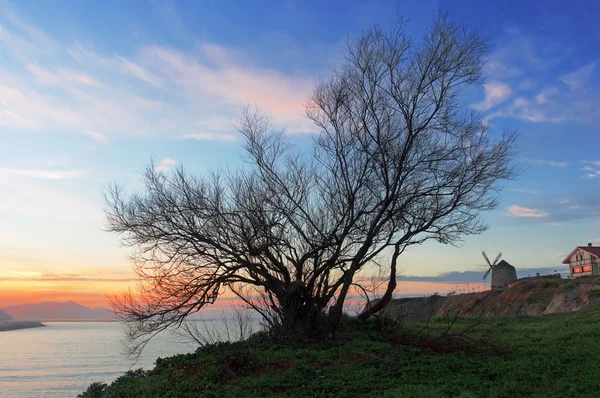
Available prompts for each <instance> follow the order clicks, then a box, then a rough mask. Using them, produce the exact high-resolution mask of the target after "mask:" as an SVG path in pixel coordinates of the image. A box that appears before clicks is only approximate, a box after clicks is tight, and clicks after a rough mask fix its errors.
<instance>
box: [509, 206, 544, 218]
mask: <svg viewBox="0 0 600 398" xmlns="http://www.w3.org/2000/svg"><path fill="white" fill-rule="evenodd" d="M508 215H510V216H513V217H525V218H528V217H531V218H543V217H547V216H548V213H546V212H544V211H542V210H539V209H531V208H529V207H521V206H518V205H512V206H510V207H509V208H508Z"/></svg>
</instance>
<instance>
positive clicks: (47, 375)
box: [0, 322, 197, 398]
mask: <svg viewBox="0 0 600 398" xmlns="http://www.w3.org/2000/svg"><path fill="white" fill-rule="evenodd" d="M46 324H47V325H48V326H47V327H43V328H35V329H22V330H12V331H9V332H0V397H2V398H12V397H76V396H77V394H79V393H80V392H82V391H84V390H85V389H86V388H87V386H88V385H89V384H90V383H92V382H94V381H104V382H110V381H113V380H114V379H116V378H117V377H119V376H121V375H122V374H123V373H125V372H126V371H128V370H130V369H137V368H140V367H142V368H144V369H151V368H153V367H154V361H155V360H156V358H157V357H166V356H170V355H174V354H183V353H189V352H193V351H195V349H196V348H197V344H194V343H191V342H190V340H188V339H186V338H184V337H182V336H180V335H177V334H174V333H171V332H165V333H163V334H162V335H159V336H156V338H155V339H154V340H152V341H151V342H150V343H149V345H148V346H147V347H146V349H145V350H144V352H143V353H142V356H141V357H140V358H139V360H138V361H137V363H135V362H134V361H133V360H132V359H129V358H127V356H125V355H124V354H123V351H124V350H123V346H122V344H121V339H122V338H123V336H124V333H123V326H122V325H121V324H119V323H116V322H48V323H46Z"/></svg>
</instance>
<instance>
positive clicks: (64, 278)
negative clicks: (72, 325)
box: [0, 270, 138, 282]
mask: <svg viewBox="0 0 600 398" xmlns="http://www.w3.org/2000/svg"><path fill="white" fill-rule="evenodd" d="M111 275H113V276H110V277H109V276H101V275H95V274H90V273H77V274H72V273H45V272H39V271H20V270H6V271H4V272H3V273H2V275H0V282H136V281H137V280H138V279H137V278H134V277H133V276H131V275H130V274H124V275H123V276H121V277H117V276H115V273H114V270H111Z"/></svg>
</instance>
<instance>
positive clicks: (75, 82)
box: [0, 11, 315, 143]
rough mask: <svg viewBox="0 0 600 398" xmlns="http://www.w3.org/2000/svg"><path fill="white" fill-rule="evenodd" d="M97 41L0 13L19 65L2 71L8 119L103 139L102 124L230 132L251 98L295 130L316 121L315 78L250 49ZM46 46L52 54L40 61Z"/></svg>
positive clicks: (111, 130)
mask: <svg viewBox="0 0 600 398" xmlns="http://www.w3.org/2000/svg"><path fill="white" fill-rule="evenodd" d="M181 29H184V27H183V26H181ZM83 43H85V44H83ZM93 48H94V45H93V43H89V42H87V41H86V39H85V38H81V40H80V41H78V42H76V43H75V44H72V43H59V42H57V41H56V40H54V39H53V38H51V37H50V36H49V35H47V34H45V33H44V32H41V31H40V30H38V29H36V28H35V27H33V26H32V25H30V24H27V23H26V22H24V21H23V20H22V18H19V17H18V16H17V15H16V14H15V13H14V12H12V11H10V12H7V13H5V14H3V15H2V16H0V51H3V53H4V56H5V57H6V58H7V59H9V60H11V61H12V63H13V65H17V66H16V67H12V68H11V69H6V68H5V69H3V71H1V72H0V126H3V127H10V128H16V129H25V130H35V131H61V132H78V131H79V132H84V133H85V134H88V135H89V136H90V137H92V138H94V139H96V140H97V141H98V142H100V143H101V142H104V141H105V140H103V139H102V138H99V137H100V135H99V134H101V135H102V136H104V137H106V136H111V135H118V134H138V135H139V134H143V135H149V136H157V135H158V136H167V137H173V138H177V137H181V136H182V135H187V136H188V138H190V139H202V140H219V141H230V140H232V135H231V130H232V129H231V124H232V122H233V121H235V118H236V116H237V114H238V111H239V107H240V105H241V104H243V103H251V104H253V105H256V106H257V107H259V108H262V109H263V110H264V111H265V112H266V113H267V114H269V115H270V116H272V117H273V119H274V121H275V122H276V123H278V124H280V125H281V126H286V127H287V131H288V132H290V133H295V132H310V131H311V129H312V124H311V123H310V121H309V120H308V119H307V118H306V116H305V112H304V103H305V101H306V98H307V95H308V94H309V93H310V92H311V91H312V89H313V86H314V82H315V79H314V78H313V77H312V76H309V75H303V74H301V73H295V74H291V73H285V72H282V71H280V70H278V69H277V68H276V67H268V66H261V67H259V66H256V65H257V63H256V62H254V60H253V58H252V54H247V53H245V52H244V51H242V50H239V49H236V48H228V47H224V46H220V45H217V44H212V43H206V42H204V43H202V42H201V43H199V44H198V46H196V47H194V49H191V50H189V51H181V50H176V49H174V48H170V47H167V46H158V45H153V44H148V45H146V46H144V47H140V48H138V49H136V50H134V51H133V53H132V54H129V55H127V56H125V55H124V54H103V53H100V52H96V51H95V50H94V49H93ZM45 51H51V52H52V57H51V59H49V60H46V58H44V60H45V62H44V63H41V62H39V59H40V54H42V53H44V52H45ZM42 65H43V66H42ZM215 120H218V121H220V122H219V123H217V124H215ZM224 121H228V123H225V122H224ZM208 125H210V127H208V130H209V131H202V130H201V132H200V133H196V132H197V131H198V130H199V127H200V129H202V128H203V126H208ZM89 132H94V134H96V136H95V137H94V136H91V135H90V134H89ZM188 132H189V133H188ZM193 136H195V137H196V138H194V137H193ZM198 137H200V138H198Z"/></svg>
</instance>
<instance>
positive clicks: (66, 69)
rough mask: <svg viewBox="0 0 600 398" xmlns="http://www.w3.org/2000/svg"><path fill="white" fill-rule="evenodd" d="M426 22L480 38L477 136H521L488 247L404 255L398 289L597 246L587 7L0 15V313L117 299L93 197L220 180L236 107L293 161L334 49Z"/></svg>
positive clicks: (466, 278)
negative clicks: (144, 175) (378, 30)
mask: <svg viewBox="0 0 600 398" xmlns="http://www.w3.org/2000/svg"><path fill="white" fill-rule="evenodd" d="M440 8H441V9H445V10H448V11H449V12H450V15H451V17H452V18H454V19H456V20H458V21H460V22H464V23H466V24H468V25H470V26H475V27H480V29H481V31H482V32H483V34H485V35H486V36H489V37H490V39H491V42H492V44H493V45H494V49H493V51H492V53H491V55H490V58H489V61H488V64H487V66H486V72H487V84H486V85H485V86H484V87H481V88H478V89H477V90H471V91H469V92H466V93H465V101H466V102H465V105H466V106H469V107H471V108H473V109H476V110H479V111H482V112H483V113H484V114H485V115H486V120H487V121H488V123H489V125H490V127H491V131H492V134H500V133H501V132H502V130H503V129H505V128H516V129H518V130H519V131H520V132H521V137H520V140H519V154H518V158H517V162H518V165H519V166H521V167H522V168H523V170H524V172H523V174H522V175H521V176H520V177H519V178H518V180H516V181H513V182H510V183H507V184H505V187H504V189H503V191H502V192H501V194H500V195H501V200H500V206H499V207H498V208H497V210H495V211H493V212H491V213H487V214H486V215H485V219H486V221H487V222H488V224H489V226H490V229H489V230H488V231H487V232H485V233H484V234H482V235H481V236H477V237H468V238H467V239H466V240H465V242H464V243H463V244H462V246H461V247H460V248H454V247H451V246H443V245H440V244H437V243H428V244H426V245H423V246H421V247H415V248H413V249H411V250H410V251H409V252H408V253H407V254H406V255H405V256H404V257H403V258H402V270H403V277H402V278H401V280H402V283H400V284H399V287H398V293H399V294H425V293H431V292H433V291H439V292H440V293H446V292H447V291H448V290H450V289H451V288H453V287H454V286H456V285H461V284H466V283H471V284H473V283H480V282H481V277H482V275H483V272H484V271H485V268H483V267H482V264H483V259H482V257H481V250H485V251H487V252H488V254H489V255H490V256H492V255H493V256H495V255H496V254H497V253H498V252H502V253H503V258H504V259H506V260H507V261H508V262H510V263H511V264H513V265H514V266H515V267H516V268H517V270H518V272H519V274H520V275H521V276H527V275H528V274H530V273H533V272H536V271H535V269H536V268H541V269H542V272H551V271H552V270H555V269H556V270H560V271H561V272H566V270H567V268H566V267H564V266H561V261H562V260H563V258H564V257H565V256H566V255H567V254H569V252H570V251H571V250H572V249H573V248H574V246H576V245H584V244H587V243H588V242H594V243H596V244H600V195H599V193H600V149H599V148H600V128H599V127H598V126H599V122H600V65H599V62H600V53H599V52H598V49H599V48H600V30H599V29H598V28H597V22H598V21H599V20H600V5H599V4H598V2H597V1H573V2H570V3H569V6H568V7H565V2H563V1H561V2H552V1H545V0H540V1H528V0H519V1H502V2H500V1H498V2H486V1H480V0H477V1H471V0H469V1H463V0H460V1H458V0H457V1H444V0H440V1H420V2H415V1H405V2H402V1H383V0H382V1H368V0H356V1H335V2H334V1H327V2H323V1H294V0H288V1H247V2H242V1H236V2H226V1H185V2H168V1H49V0H48V1H39V0H19V1H13V2H6V1H3V0H0V190H1V192H2V195H1V196H0V308H2V307H3V306H7V305H10V304H15V303H20V302H36V301H49V300H56V301H65V300H71V299H72V300H75V301H77V302H80V303H82V304H86V305H90V306H105V305H106V300H105V298H104V295H105V294H107V293H112V292H118V291H123V290H125V289H127V287H128V286H129V287H134V285H135V280H134V279H133V275H132V272H131V265H130V263H129V261H128V259H127V254H128V251H127V249H124V248H122V247H120V244H119V240H118V237H116V236H113V235H110V234H108V233H107V232H104V231H103V228H104V213H103V199H102V195H103V192H104V190H105V188H106V187H107V185H108V184H109V183H111V182H116V183H122V184H126V185H127V186H128V187H129V188H130V189H131V190H136V189H139V188H140V182H139V173H140V172H141V171H142V169H143V167H144V166H145V165H146V164H147V163H148V162H149V160H150V158H151V157H153V158H154V159H155V161H156V164H157V167H159V168H160V169H161V170H164V171H166V172H168V171H169V170H171V169H172V168H173V167H174V166H176V165H184V166H185V167H186V168H187V169H188V170H189V171H190V172H193V173H203V172H206V171H208V170H212V169H214V168H218V167H223V166H229V167H232V168H235V167H236V165H238V164H240V158H239V156H240V154H241V147H240V139H239V137H238V135H237V133H236V132H235V130H234V129H233V127H232V123H233V122H234V121H235V118H236V116H237V115H238V113H239V110H240V106H241V105H242V104H243V103H250V104H253V105H255V106H257V107H259V108H262V109H263V110H264V111H265V112H267V113H268V114H269V115H270V116H272V117H273V119H274V121H275V122H276V123H277V124H278V125H279V126H285V127H286V131H287V132H288V134H290V135H291V136H292V139H293V141H294V142H296V143H297V144H298V145H300V146H307V145H308V143H309V142H310V140H311V139H312V137H313V135H314V133H315V128H314V126H313V125H312V124H311V123H310V122H309V120H308V119H307V118H306V117H305V115H304V105H303V104H304V103H305V101H306V99H307V97H308V95H309V94H310V93H311V91H312V89H313V87H314V85H315V83H316V82H318V81H319V80H321V79H324V78H326V77H327V76H328V75H329V74H330V73H331V69H332V68H333V67H335V66H339V65H340V64H341V63H342V57H343V49H344V43H345V40H346V37H348V36H352V35H356V34H359V33H360V31H361V29H363V28H367V27H369V26H371V25H372V24H374V23H379V24H380V25H381V26H382V27H384V28H385V27H387V26H389V25H390V24H391V23H392V22H393V16H394V15H396V14H402V15H404V16H406V17H407V18H409V21H410V22H409V25H408V30H409V32H410V33H413V34H415V35H419V34H421V33H422V32H423V27H424V26H425V25H426V24H428V23H430V22H431V21H432V19H433V18H434V17H435V15H436V14H437V12H438V10H439V9H440ZM561 267H562V268H561Z"/></svg>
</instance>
